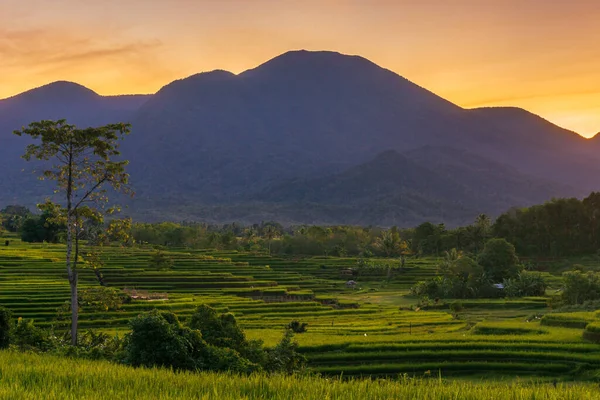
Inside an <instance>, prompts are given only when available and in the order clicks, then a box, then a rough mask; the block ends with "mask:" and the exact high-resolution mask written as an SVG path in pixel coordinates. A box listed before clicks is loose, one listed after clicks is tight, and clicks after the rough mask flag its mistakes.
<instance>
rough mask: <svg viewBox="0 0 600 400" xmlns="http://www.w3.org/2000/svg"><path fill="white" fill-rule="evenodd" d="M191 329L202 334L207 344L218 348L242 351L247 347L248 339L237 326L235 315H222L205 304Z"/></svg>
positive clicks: (194, 315)
mask: <svg viewBox="0 0 600 400" xmlns="http://www.w3.org/2000/svg"><path fill="white" fill-rule="evenodd" d="M190 327H191V328H192V329H197V330H199V331H200V332H201V333H202V337H203V338H204V340H205V341H206V343H208V344H211V345H213V346H217V347H229V348H231V349H234V350H238V351H240V350H241V349H242V348H243V347H244V346H245V345H246V337H245V335H244V332H243V331H242V329H241V328H240V327H239V326H238V325H237V321H236V319H235V317H234V316H233V314H230V313H227V314H220V315H219V313H218V312H217V310H215V309H214V308H212V307H210V306H207V305H205V304H203V305H201V306H199V307H198V308H197V309H196V311H195V312H194V314H193V315H192V319H191V321H190Z"/></svg>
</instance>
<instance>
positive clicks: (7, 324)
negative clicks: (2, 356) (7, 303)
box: [0, 307, 12, 349]
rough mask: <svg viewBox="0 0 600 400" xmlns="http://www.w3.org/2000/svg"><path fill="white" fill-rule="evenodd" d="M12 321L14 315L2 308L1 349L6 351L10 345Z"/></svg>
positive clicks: (0, 318) (0, 323)
mask: <svg viewBox="0 0 600 400" xmlns="http://www.w3.org/2000/svg"><path fill="white" fill-rule="evenodd" d="M11 321H12V313H11V312H10V311H9V310H7V309H6V308H4V307H0V349H6V348H7V347H8V346H9V345H10V333H11V332H10V331H11V324H12V322H11Z"/></svg>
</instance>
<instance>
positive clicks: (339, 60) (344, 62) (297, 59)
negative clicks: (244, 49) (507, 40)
mask: <svg viewBox="0 0 600 400" xmlns="http://www.w3.org/2000/svg"><path fill="white" fill-rule="evenodd" d="M369 68H372V69H376V70H383V68H381V67H379V66H378V65H376V64H375V63H373V62H371V61H369V60H367V59H366V58H363V57H360V56H355V55H347V54H342V53H339V52H335V51H309V50H292V51H288V52H286V53H283V54H281V55H279V56H277V57H275V58H272V59H270V60H269V61H267V62H265V63H263V64H261V65H259V66H258V67H256V68H253V69H250V70H248V71H245V72H243V73H242V74H240V75H241V76H256V75H258V74H265V75H273V74H278V73H282V74H286V73H289V72H290V71H293V72H295V73H296V72H298V73H299V72H308V73H313V72H314V71H318V72H321V73H322V72H324V71H342V70H348V69H351V70H353V71H354V72H364V71H365V70H368V69H369Z"/></svg>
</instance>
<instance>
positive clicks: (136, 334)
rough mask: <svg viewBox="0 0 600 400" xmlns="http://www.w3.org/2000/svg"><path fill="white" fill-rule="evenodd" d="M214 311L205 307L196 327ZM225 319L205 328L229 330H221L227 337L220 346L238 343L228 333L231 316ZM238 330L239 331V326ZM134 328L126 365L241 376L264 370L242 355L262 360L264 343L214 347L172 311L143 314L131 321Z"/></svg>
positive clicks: (198, 331) (128, 346)
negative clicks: (230, 372)
mask: <svg viewBox="0 0 600 400" xmlns="http://www.w3.org/2000/svg"><path fill="white" fill-rule="evenodd" d="M213 311H215V310H213V309H211V308H210V307H207V308H203V307H201V310H200V313H197V314H200V315H194V316H195V317H196V321H195V323H194V326H198V325H199V324H198V318H201V317H202V315H203V312H206V313H207V314H208V315H209V316H212V312H213ZM215 313H216V312H215ZM222 316H224V318H223V320H222V321H221V320H220V319H219V318H216V319H213V320H212V322H213V323H216V322H224V323H223V324H222V325H211V326H210V328H213V330H212V331H211V330H210V329H207V327H206V326H204V328H205V330H206V331H207V332H209V333H210V334H213V335H217V334H218V332H217V329H216V328H215V326H216V327H220V328H223V326H224V327H225V329H222V330H221V333H222V334H223V335H224V337H222V338H221V339H223V340H222V341H221V342H219V343H221V344H222V343H229V344H237V343H234V342H233V341H231V340H230V339H231V332H230V331H228V329H229V328H231V326H232V325H231V324H232V321H231V318H230V317H231V314H223V315H222ZM211 318H212V317H211ZM233 322H235V320H233ZM235 327H236V328H237V325H235ZM131 328H132V331H131V333H130V334H129V335H128V336H127V337H126V339H125V362H126V363H127V364H131V365H133V366H145V367H155V366H159V367H170V368H173V369H175V370H192V371H196V370H210V371H232V372H240V373H242V372H243V373H250V372H254V371H258V370H260V369H261V366H260V365H258V363H256V362H253V360H250V359H248V358H246V357H244V356H242V354H241V352H245V353H246V354H248V355H249V356H250V357H255V358H257V359H258V358H260V356H261V355H262V354H264V352H263V351H262V342H257V341H252V342H246V341H245V340H244V341H243V344H244V345H243V346H242V345H239V344H237V345H238V347H239V348H240V350H241V352H240V351H238V350H237V349H233V348H229V347H225V346H216V345H212V344H210V343H207V341H205V340H204V339H203V337H202V332H201V331H200V330H198V329H193V327H192V328H190V327H185V326H182V325H181V323H180V322H179V320H178V319H177V316H176V315H175V314H172V313H169V312H159V311H157V310H153V311H151V312H148V313H145V314H142V315H139V316H138V317H136V318H135V319H133V320H132V321H131ZM237 329H239V328H237ZM240 332H241V330H240ZM228 335H229V336H228ZM242 335H243V333H242ZM211 340H212V341H213V342H218V341H217V340H216V338H215V337H212V339H211ZM260 361H266V359H265V358H264V357H263V359H260Z"/></svg>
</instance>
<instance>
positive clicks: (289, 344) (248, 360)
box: [0, 288, 306, 373]
mask: <svg viewBox="0 0 600 400" xmlns="http://www.w3.org/2000/svg"><path fill="white" fill-rule="evenodd" d="M105 290H108V289H107V288H101V291H102V292H104V291H105ZM88 292H89V290H88ZM88 292H82V293H88ZM88 295H89V293H88ZM90 296H91V298H94V299H95V298H97V297H98V295H97V294H94V295H90ZM100 297H101V298H102V299H103V298H104V297H105V296H100ZM100 303H101V307H105V305H104V302H103V300H102V301H100ZM92 305H93V306H96V307H97V306H98V304H96V302H92ZM130 328H131V332H130V333H128V334H126V336H125V337H124V338H123V339H120V338H119V337H118V336H114V337H111V336H109V335H106V334H104V333H95V332H93V331H88V332H86V333H85V334H83V335H81V338H80V339H81V340H80V342H79V343H78V345H77V346H76V347H73V346H69V345H68V343H69V342H70V338H69V334H68V332H63V333H57V332H55V331H54V329H44V328H41V327H38V326H36V325H35V324H34V321H33V320H31V319H22V318H19V319H17V320H16V321H14V320H13V319H12V314H11V313H10V312H9V311H8V310H5V309H3V308H0V349H2V348H7V347H8V346H9V345H12V346H13V347H14V349H17V350H20V351H34V352H53V353H57V354H61V355H67V356H75V357H80V358H90V359H106V360H111V361H116V362H122V363H125V364H129V365H132V366H136V367H139V366H144V367H168V368H172V369H174V370H188V371H200V370H203V371H230V372H237V373H250V372H255V371H269V372H284V373H293V372H297V371H299V370H301V369H302V368H304V365H305V363H306V358H305V357H304V356H302V355H301V354H300V353H299V352H298V344H297V343H296V342H294V341H293V332H292V330H291V329H286V330H285V332H284V335H283V338H282V339H281V341H280V343H279V344H277V345H276V346H274V347H273V348H265V347H264V346H263V343H262V341H258V340H247V339H246V337H245V334H244V332H243V331H242V329H241V328H240V327H239V326H238V325H237V322H236V320H235V317H234V316H233V315H232V314H229V313H225V314H219V313H218V312H217V311H216V310H214V309H213V308H211V307H209V306H206V305H201V306H199V307H198V308H197V310H196V312H195V313H194V314H193V315H192V318H191V321H190V324H189V326H186V325H185V324H183V323H181V322H180V321H179V318H178V317H177V316H176V315H175V314H173V313H171V312H166V311H159V310H156V309H155V310H152V311H149V312H146V313H143V314H140V315H138V316H137V317H135V318H133V319H132V320H131V321H130Z"/></svg>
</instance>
